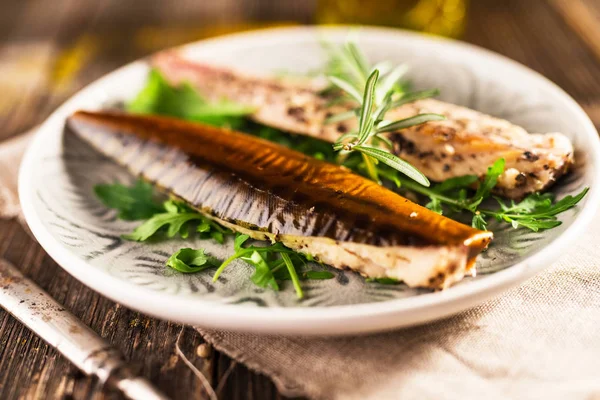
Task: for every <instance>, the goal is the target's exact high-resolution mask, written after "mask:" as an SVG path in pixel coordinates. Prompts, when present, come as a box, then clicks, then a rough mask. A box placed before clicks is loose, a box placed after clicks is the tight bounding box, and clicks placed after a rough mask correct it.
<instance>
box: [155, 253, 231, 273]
mask: <svg viewBox="0 0 600 400" xmlns="http://www.w3.org/2000/svg"><path fill="white" fill-rule="evenodd" d="M219 264H220V262H219V260H217V259H216V258H214V257H212V256H209V255H207V254H205V253H204V249H199V250H194V249H190V248H185V249H180V250H178V251H177V252H175V253H174V254H173V255H172V256H171V257H169V259H168V260H167V263H166V265H167V266H168V267H171V268H173V269H174V270H176V271H179V272H182V273H184V274H191V273H195V272H200V271H203V270H205V269H207V268H211V267H218V266H219Z"/></svg>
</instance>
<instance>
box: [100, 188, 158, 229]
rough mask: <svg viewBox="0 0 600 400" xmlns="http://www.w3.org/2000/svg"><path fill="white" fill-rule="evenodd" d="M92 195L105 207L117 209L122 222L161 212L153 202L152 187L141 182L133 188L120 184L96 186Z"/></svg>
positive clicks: (145, 217)
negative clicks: (94, 194)
mask: <svg viewBox="0 0 600 400" xmlns="http://www.w3.org/2000/svg"><path fill="white" fill-rule="evenodd" d="M94 193H96V196H98V198H99V199H100V200H101V201H102V203H103V204H104V205H105V206H106V207H108V208H115V209H117V210H118V211H119V214H118V217H119V218H120V219H123V220H127V221H134V220H139V219H147V218H150V217H151V216H152V215H154V214H156V213H159V212H162V211H163V208H162V206H161V205H160V204H159V203H157V202H156V201H155V200H154V190H153V188H152V185H151V184H149V183H147V182H144V181H142V180H139V181H138V182H136V183H135V184H134V185H133V186H125V185H122V184H120V183H113V184H102V185H96V186H95V187H94Z"/></svg>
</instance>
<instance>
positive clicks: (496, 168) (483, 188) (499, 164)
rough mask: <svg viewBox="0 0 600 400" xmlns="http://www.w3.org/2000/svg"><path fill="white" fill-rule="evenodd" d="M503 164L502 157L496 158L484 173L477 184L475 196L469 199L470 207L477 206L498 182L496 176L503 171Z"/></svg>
mask: <svg viewBox="0 0 600 400" xmlns="http://www.w3.org/2000/svg"><path fill="white" fill-rule="evenodd" d="M505 164H506V163H505V161H504V158H500V159H498V160H496V162H495V163H494V164H493V165H492V166H491V167H489V168H488V170H487V174H486V175H485V178H484V179H483V182H482V183H480V184H479V187H478V188H477V192H475V196H473V198H472V199H471V204H470V207H472V208H473V209H474V208H477V206H478V205H479V204H481V202H482V201H483V200H484V199H486V198H487V197H489V195H490V193H491V191H492V189H493V188H494V187H495V186H496V184H497V183H498V178H499V177H500V175H502V174H503V173H504V165H505Z"/></svg>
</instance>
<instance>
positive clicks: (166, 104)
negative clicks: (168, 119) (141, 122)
mask: <svg viewBox="0 0 600 400" xmlns="http://www.w3.org/2000/svg"><path fill="white" fill-rule="evenodd" d="M126 108H127V111H129V112H131V113H138V114H159V115H167V116H172V117H177V118H182V119H187V120H190V121H196V122H203V123H207V124H211V125H216V126H229V127H233V126H239V125H241V124H243V123H244V119H243V117H244V116H246V115H248V114H251V113H252V112H253V111H254V109H253V108H251V107H247V106H243V105H239V104H237V103H234V102H231V101H228V100H221V101H219V102H217V103H210V102H208V101H206V99H204V98H203V97H202V96H200V94H199V93H198V92H197V91H196V89H194V88H193V87H192V86H191V85H189V84H187V83H186V84H183V85H179V86H177V87H175V86H171V85H170V84H169V83H168V82H167V80H166V79H164V78H163V76H162V75H161V74H160V72H158V71H157V70H154V69H153V70H151V71H150V74H149V76H148V81H147V83H146V86H145V87H144V88H143V89H142V91H141V92H140V93H139V94H138V95H137V96H136V97H135V99H133V100H132V101H131V102H130V103H128V104H127V106H126Z"/></svg>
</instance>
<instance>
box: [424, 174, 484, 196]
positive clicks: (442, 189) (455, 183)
mask: <svg viewBox="0 0 600 400" xmlns="http://www.w3.org/2000/svg"><path fill="white" fill-rule="evenodd" d="M478 180H479V178H478V177H477V175H464V176H457V177H455V178H450V179H446V180H445V181H443V182H442V183H439V184H437V185H435V186H434V187H433V188H432V189H433V190H434V191H435V192H437V193H446V192H449V191H451V190H455V189H465V188H470V187H471V186H472V185H473V184H474V183H475V182H477V181H478Z"/></svg>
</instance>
